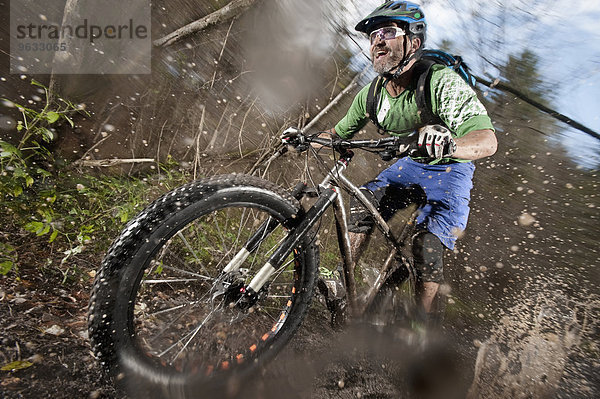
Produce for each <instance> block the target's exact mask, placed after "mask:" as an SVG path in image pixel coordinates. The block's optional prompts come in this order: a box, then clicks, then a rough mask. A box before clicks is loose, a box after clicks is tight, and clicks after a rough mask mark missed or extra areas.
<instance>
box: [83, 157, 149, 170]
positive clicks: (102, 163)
mask: <svg viewBox="0 0 600 399" xmlns="http://www.w3.org/2000/svg"><path fill="white" fill-rule="evenodd" d="M155 162H156V159H154V158H129V159H80V160H78V161H76V162H75V163H74V165H76V166H90V167H103V168H107V167H110V166H117V165H124V164H133V163H155Z"/></svg>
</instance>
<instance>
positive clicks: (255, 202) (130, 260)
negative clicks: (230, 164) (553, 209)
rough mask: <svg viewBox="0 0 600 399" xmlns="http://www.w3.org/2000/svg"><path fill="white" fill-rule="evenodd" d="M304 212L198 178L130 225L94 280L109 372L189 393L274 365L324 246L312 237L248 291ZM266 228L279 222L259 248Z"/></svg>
mask: <svg viewBox="0 0 600 399" xmlns="http://www.w3.org/2000/svg"><path fill="white" fill-rule="evenodd" d="M301 212H302V211H301V209H300V206H299V204H298V202H297V201H296V200H295V199H294V198H292V197H291V196H290V195H289V194H287V192H285V191H284V190H282V189H280V188H278V187H277V186H274V185H273V184H271V183H269V182H267V181H265V180H262V179H258V178H254V177H251V176H244V175H226V176H218V177H215V178H210V179H206V180H201V181H197V182H194V183H191V184H189V185H186V186H183V187H181V188H180V189H177V190H175V191H173V192H171V193H168V194H166V195H164V196H163V197H161V198H159V199H158V200H156V201H155V202H154V203H153V204H152V205H150V206H149V207H148V208H147V209H146V210H145V211H143V212H142V213H141V214H140V215H139V216H138V217H137V218H136V219H134V220H133V221H132V222H130V223H129V224H128V226H127V227H126V228H125V230H124V231H123V233H122V234H121V236H120V237H119V238H118V240H117V241H116V242H115V243H114V244H113V246H112V247H111V249H110V250H109V252H108V254H107V256H106V258H105V259H104V261H103V263H102V265H101V268H100V271H99V273H98V274H97V277H96V280H95V282H94V287H93V292H92V296H91V299H90V306H89V315H88V324H89V332H90V340H91V343H92V349H93V351H94V353H95V355H96V356H97V357H98V358H99V360H100V361H101V363H102V365H103V366H104V367H105V369H107V370H108V371H109V372H110V373H112V374H114V373H116V372H124V373H125V375H128V374H134V375H135V376H136V377H138V378H143V379H144V380H145V381H150V382H153V383H155V384H158V385H159V386H161V387H162V388H169V387H170V389H171V390H175V391H177V392H185V391H186V390H187V389H188V388H189V389H191V388H190V387H192V386H195V387H196V388H194V390H195V389H197V385H198V384H200V383H204V382H206V381H215V380H221V381H224V380H225V379H223V378H215V377H216V376H218V375H220V376H224V375H226V374H232V373H237V374H239V373H244V372H247V371H249V370H251V369H253V368H255V367H256V365H257V364H260V363H261V362H262V361H264V360H268V359H270V358H271V357H273V356H274V355H275V354H276V353H277V352H278V351H279V350H280V349H281V348H282V347H283V345H285V343H287V342H288V341H289V339H290V338H291V337H292V335H293V334H294V332H295V331H296V330H297V328H298V327H299V325H300V323H301V321H302V320H303V319H304V317H305V315H306V312H307V310H308V307H309V304H310V301H311V299H312V296H313V287H314V282H315V277H316V274H315V273H316V270H317V269H318V251H317V248H316V245H315V244H314V243H312V242H311V240H310V239H309V238H308V237H304V238H303V239H302V240H301V242H300V244H299V245H298V246H297V247H296V248H295V249H294V250H293V251H291V252H290V254H289V256H288V257H287V259H286V260H285V262H284V263H283V264H282V265H281V266H280V267H278V268H277V270H276V272H275V273H274V274H273V275H272V277H271V279H270V281H268V282H267V284H265V285H264V286H263V289H262V290H260V291H259V292H258V293H257V294H258V295H257V298H255V301H254V302H252V303H251V304H248V303H247V301H244V296H243V291H244V290H243V288H244V287H246V286H247V284H248V283H249V282H250V279H251V278H252V277H253V276H254V275H256V273H257V271H258V270H259V269H260V268H261V267H262V266H263V265H264V264H265V262H266V260H267V259H268V257H269V256H270V254H271V253H272V252H273V251H274V250H275V249H276V248H277V247H278V245H279V244H280V243H281V241H282V240H283V239H284V238H285V236H286V235H287V229H288V228H289V226H291V225H292V224H293V220H294V219H295V218H297V217H298V216H299V215H301ZM267 221H271V223H270V224H271V225H273V221H277V222H278V223H275V225H276V227H275V228H274V229H273V231H271V232H270V233H268V234H267V232H264V234H263V236H261V237H260V239H259V240H258V244H257V240H256V232H257V231H259V232H260V231H261V230H260V229H261V226H265V225H266V224H265V223H266V222H267ZM253 236H254V241H253V242H254V244H255V245H253V248H252V249H254V250H253V251H252V250H251V252H249V253H247V252H245V251H247V249H244V248H245V246H246V247H247V246H248V242H250V241H252V239H251V237H253ZM240 253H244V255H245V258H244V261H243V263H241V264H240V262H239V254H240ZM236 256H237V258H236ZM234 258H236V259H237V260H238V261H237V263H236V261H233V263H232V260H233V259H234ZM232 264H235V265H236V266H235V267H231V265H232ZM227 265H229V266H227ZM165 396H166V395H165Z"/></svg>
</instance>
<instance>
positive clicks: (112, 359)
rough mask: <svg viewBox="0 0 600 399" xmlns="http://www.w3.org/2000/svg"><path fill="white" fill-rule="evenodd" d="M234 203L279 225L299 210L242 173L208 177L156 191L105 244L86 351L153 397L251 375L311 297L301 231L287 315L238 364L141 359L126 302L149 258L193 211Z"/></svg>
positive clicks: (311, 264) (311, 258)
mask: <svg viewBox="0 0 600 399" xmlns="http://www.w3.org/2000/svg"><path fill="white" fill-rule="evenodd" d="M235 204H241V205H243V206H248V207H251V208H257V209H260V210H261V211H264V212H266V213H268V214H269V215H271V216H272V217H275V218H277V219H278V220H279V221H280V222H281V224H282V225H284V226H286V224H288V225H291V224H293V223H294V221H295V220H297V219H299V218H300V217H301V216H302V212H303V211H302V208H301V206H300V205H299V203H298V201H297V200H296V199H294V198H293V197H292V196H291V195H290V194H289V193H288V192H287V191H285V190H284V189H282V188H280V187H279V186H276V185H274V184H272V183H270V182H268V181H266V180H263V179H259V178H256V177H253V176H247V175H221V176H215V177H212V178H208V179H203V180H198V181H195V182H193V183H190V184H187V185H184V186H182V187H180V188H178V189H176V190H173V191H171V192H169V193H167V194H165V195H163V196H162V197H160V198H159V199H157V200H156V201H154V202H153V203H152V204H151V205H149V206H148V207H147V208H146V209H145V210H144V211H142V212H141V213H140V214H139V215H138V216H137V217H136V218H135V219H133V220H132V221H131V222H129V223H128V224H127V226H126V227H125V229H124V230H123V232H122V233H121V235H120V236H119V237H118V239H117V240H116V241H115V242H114V243H113V244H112V246H111V247H110V249H109V250H108V253H107V255H106V257H105V258H104V260H103V262H102V264H101V266H100V269H99V271H98V273H97V275H96V277H95V280H94V284H93V289H92V293H91V297H90V301H89V310H88V330H89V338H90V343H91V347H92V351H93V353H94V355H95V356H96V357H97V359H98V360H99V362H100V364H101V366H102V368H103V369H104V370H105V371H106V372H107V373H108V374H109V375H111V376H113V377H114V376H115V375H117V374H121V375H123V373H124V375H125V376H126V377H129V376H130V375H132V374H133V377H134V378H142V379H143V380H144V382H146V383H147V384H148V383H150V385H146V387H149V386H152V385H156V386H159V387H160V388H161V390H160V391H161V392H160V393H159V395H160V396H165V397H166V396H173V395H171V394H169V392H171V393H172V392H177V394H176V395H175V396H181V397H185V396H187V395H185V392H196V393H197V389H198V386H199V385H201V384H208V383H211V382H214V381H226V380H227V379H226V378H222V377H223V376H226V375H227V376H230V375H236V376H238V377H240V376H243V375H244V374H245V373H251V372H252V371H254V370H255V369H256V368H257V367H259V366H261V365H262V364H263V363H264V362H265V361H268V360H270V359H272V358H273V357H274V356H275V355H276V354H277V352H279V351H280V350H281V348H282V347H283V346H284V345H285V344H286V343H287V342H288V341H289V340H290V338H291V337H292V336H293V334H294V333H295V332H296V331H297V329H298V327H299V326H300V323H301V322H302V320H303V319H304V317H305V316H306V313H307V311H308V309H309V306H310V302H311V299H312V297H313V291H314V286H315V279H316V271H317V270H318V263H319V259H318V258H319V256H318V246H317V245H316V244H315V243H314V242H312V240H311V239H310V238H309V237H304V238H303V240H302V241H301V243H300V244H299V245H298V247H297V248H296V249H295V250H294V251H295V255H294V264H295V266H294V267H295V269H294V275H295V276H297V277H295V280H294V283H293V284H294V285H295V292H294V296H293V303H292V301H291V300H290V301H289V302H288V303H292V305H290V308H289V309H288V312H287V318H285V320H284V322H283V324H282V325H281V326H280V328H279V329H278V330H277V331H276V332H275V333H274V334H271V336H269V338H268V339H266V340H265V341H264V342H259V343H258V349H256V348H255V351H253V352H252V353H251V354H250V355H249V356H248V359H247V361H245V362H244V363H243V364H238V365H235V366H233V367H231V368H230V369H227V370H218V371H215V372H214V373H213V374H210V375H209V376H206V373H205V372H202V373H198V372H188V371H187V370H186V372H183V373H180V372H177V371H176V370H173V369H171V368H168V367H162V366H160V365H159V364H158V363H157V362H155V361H153V360H152V361H151V360H149V359H147V358H146V357H145V356H144V354H143V353H141V351H140V350H139V349H138V346H137V344H136V331H135V328H134V320H133V318H134V309H133V307H134V306H133V302H134V301H135V297H136V295H138V293H137V290H138V289H139V288H140V285H141V283H140V280H141V278H142V275H143V274H144V272H145V271H144V269H147V268H148V265H149V264H150V261H151V259H152V257H153V256H154V255H155V254H156V253H157V252H158V251H159V250H160V249H161V246H162V245H163V244H164V243H165V242H166V241H167V240H168V239H170V237H173V236H174V235H175V234H176V233H177V232H178V231H180V229H183V228H184V226H185V225H186V224H188V223H191V222H190V221H192V220H195V218H197V217H198V215H202V214H203V213H204V214H209V213H211V212H213V211H214V210H215V209H221V208H222V207H224V206H228V205H235ZM216 376H218V377H219V378H215V377H216ZM236 378H237V377H236ZM152 389H154V388H150V389H149V390H152ZM154 394H156V391H154Z"/></svg>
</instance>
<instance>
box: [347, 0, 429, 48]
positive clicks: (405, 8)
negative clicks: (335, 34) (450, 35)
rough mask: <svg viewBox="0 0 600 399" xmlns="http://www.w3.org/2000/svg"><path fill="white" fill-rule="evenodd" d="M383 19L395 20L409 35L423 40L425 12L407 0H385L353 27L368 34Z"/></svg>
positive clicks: (425, 26) (425, 25)
mask: <svg viewBox="0 0 600 399" xmlns="http://www.w3.org/2000/svg"><path fill="white" fill-rule="evenodd" d="M385 21H392V22H397V23H399V25H400V26H401V27H403V28H404V29H405V30H407V33H408V34H409V35H416V36H419V37H420V38H421V41H423V42H424V41H425V30H426V28H427V24H426V23H425V14H424V13H423V11H422V10H421V8H420V7H419V6H418V5H417V4H415V3H411V2H409V1H395V0H390V1H386V2H385V3H384V4H382V5H381V6H379V7H377V8H376V9H375V10H374V11H373V12H372V13H371V14H369V15H367V16H366V17H365V18H363V19H362V20H361V21H360V22H359V23H358V24H357V25H356V27H355V28H354V29H356V30H357V31H359V32H363V33H366V34H369V33H371V31H372V30H373V27H374V26H376V25H378V24H380V23H381V22H385Z"/></svg>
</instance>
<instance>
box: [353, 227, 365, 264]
mask: <svg viewBox="0 0 600 399" xmlns="http://www.w3.org/2000/svg"><path fill="white" fill-rule="evenodd" d="M348 235H349V237H350V253H351V254H352V261H353V262H354V263H356V262H357V261H358V258H360V255H362V252H363V251H364V249H365V247H366V242H367V238H368V237H369V234H368V233H355V232H353V231H350V232H348Z"/></svg>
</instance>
